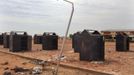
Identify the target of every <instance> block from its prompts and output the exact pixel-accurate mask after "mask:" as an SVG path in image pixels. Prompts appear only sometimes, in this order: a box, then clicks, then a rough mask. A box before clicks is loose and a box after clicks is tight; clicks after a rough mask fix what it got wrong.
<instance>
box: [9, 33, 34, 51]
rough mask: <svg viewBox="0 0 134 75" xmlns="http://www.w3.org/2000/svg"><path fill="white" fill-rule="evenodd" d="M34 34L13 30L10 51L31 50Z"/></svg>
mask: <svg viewBox="0 0 134 75" xmlns="http://www.w3.org/2000/svg"><path fill="white" fill-rule="evenodd" d="M31 45H32V36H30V35H28V34H27V33H26V32H21V34H20V32H19V33H18V32H11V33H10V48H9V49H10V51H12V52H19V51H28V50H31V47H32V46H31Z"/></svg>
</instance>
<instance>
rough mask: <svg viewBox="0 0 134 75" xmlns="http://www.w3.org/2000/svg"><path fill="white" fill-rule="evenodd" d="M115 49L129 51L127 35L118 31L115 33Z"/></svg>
mask: <svg viewBox="0 0 134 75" xmlns="http://www.w3.org/2000/svg"><path fill="white" fill-rule="evenodd" d="M116 51H129V36H128V35H127V34H125V33H121V32H118V33H117V35H116Z"/></svg>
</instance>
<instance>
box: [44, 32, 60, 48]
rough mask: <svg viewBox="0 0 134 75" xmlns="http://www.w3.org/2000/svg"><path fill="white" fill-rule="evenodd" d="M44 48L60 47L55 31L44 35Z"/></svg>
mask: <svg viewBox="0 0 134 75" xmlns="http://www.w3.org/2000/svg"><path fill="white" fill-rule="evenodd" d="M42 40H43V42H42V48H43V50H57V49H58V36H57V35H56V34H55V33H44V34H43V37H42Z"/></svg>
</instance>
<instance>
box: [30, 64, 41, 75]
mask: <svg viewBox="0 0 134 75" xmlns="http://www.w3.org/2000/svg"><path fill="white" fill-rule="evenodd" d="M42 71H43V68H42V67H39V66H36V67H34V68H33V70H32V74H33V75H38V74H41V73H42Z"/></svg>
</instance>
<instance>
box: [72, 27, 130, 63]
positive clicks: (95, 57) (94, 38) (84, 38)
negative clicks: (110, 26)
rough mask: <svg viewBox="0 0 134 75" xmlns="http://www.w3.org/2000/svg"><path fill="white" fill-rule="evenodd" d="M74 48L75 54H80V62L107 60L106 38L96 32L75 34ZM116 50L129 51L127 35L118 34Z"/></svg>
mask: <svg viewBox="0 0 134 75" xmlns="http://www.w3.org/2000/svg"><path fill="white" fill-rule="evenodd" d="M72 47H73V48H74V52H78V53H79V54H80V60H87V61H104V60H105V41H104V37H103V36H102V35H101V34H100V33H99V32H98V31H96V30H84V31H82V32H77V33H75V34H74V35H73V37H72ZM116 50H117V51H129V37H128V35H126V34H125V33H120V32H119V33H117V35H116Z"/></svg>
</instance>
